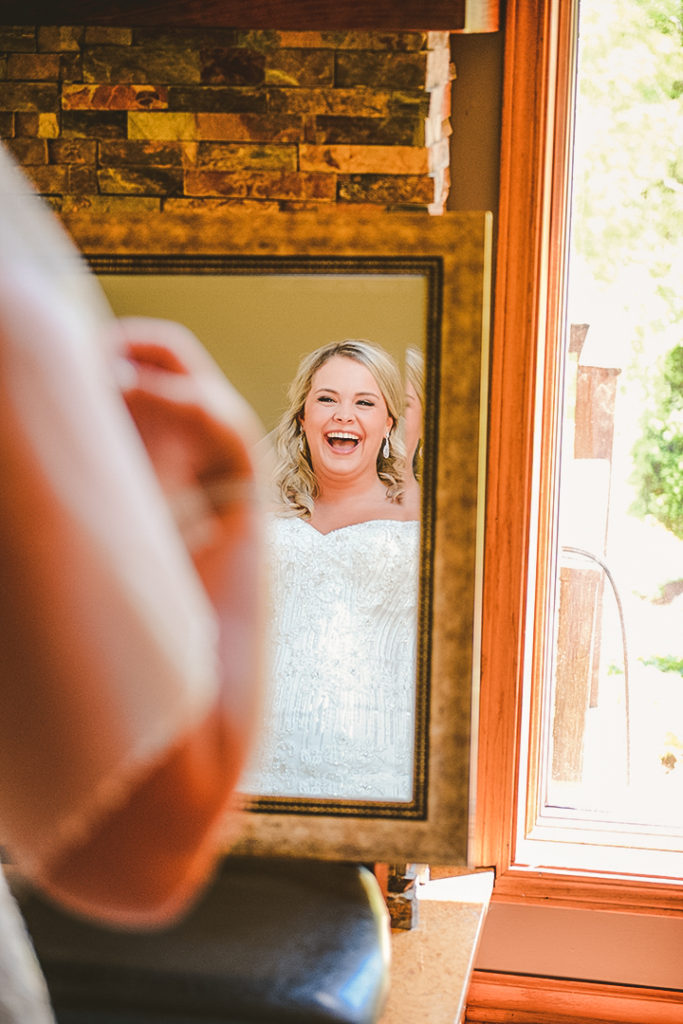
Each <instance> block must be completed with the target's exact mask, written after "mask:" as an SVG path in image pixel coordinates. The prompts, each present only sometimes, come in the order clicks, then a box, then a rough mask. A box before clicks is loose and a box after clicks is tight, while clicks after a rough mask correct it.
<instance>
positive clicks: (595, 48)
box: [544, 0, 683, 843]
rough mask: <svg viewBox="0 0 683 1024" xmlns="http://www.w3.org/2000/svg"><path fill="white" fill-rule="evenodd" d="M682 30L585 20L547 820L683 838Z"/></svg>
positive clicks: (644, 22)
mask: <svg viewBox="0 0 683 1024" xmlns="http://www.w3.org/2000/svg"><path fill="white" fill-rule="evenodd" d="M682 16H683V8H682V7H681V4H680V2H679V0H609V2H606V0H581V5H580V41H579V72H578V90H577V91H578V96H577V116H576V139H575V155H574V171H573V194H574V195H573V213H572V236H571V250H570V280H569V304H568V305H569V325H568V329H567V357H566V368H565V378H566V380H565V415H564V424H563V448H562V461H561V472H560V481H561V483H560V520H559V543H558V552H557V590H556V620H555V663H554V671H553V681H552V683H553V685H552V694H551V696H550V700H549V707H550V714H549V717H548V728H547V735H548V744H547V758H546V769H545V770H546V779H545V786H544V795H545V802H546V810H547V811H551V809H552V808H556V809H557V810H556V812H555V813H558V812H559V810H560V809H562V814H563V815H565V816H567V815H568V816H571V815H572V814H573V815H574V817H581V818H583V819H584V820H586V819H588V820H591V819H592V820H594V821H604V822H607V823H610V822H611V823H615V822H623V823H632V824H639V825H645V826H647V827H652V830H653V831H657V830H662V829H663V830H664V831H668V832H674V831H676V830H677V829H680V828H681V827H683V334H682V332H681V324H682V323H683V289H681V281H683V261H682V258H681V254H682V252H683V247H682V246H681V238H682V237H683V150H682V146H681V142H682V139H681V135H682V133H681V125H682V124H683V116H682V115H683V110H682V104H683V48H682V28H683V26H682V25H681V18H682ZM551 813H552V812H551ZM630 841H631V839H629V838H627V837H626V834H625V838H624V842H625V843H627V842H630Z"/></svg>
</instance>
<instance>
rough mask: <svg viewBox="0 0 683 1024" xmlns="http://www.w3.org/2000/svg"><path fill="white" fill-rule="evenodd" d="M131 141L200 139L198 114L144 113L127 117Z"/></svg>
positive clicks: (136, 113)
mask: <svg viewBox="0 0 683 1024" xmlns="http://www.w3.org/2000/svg"><path fill="white" fill-rule="evenodd" d="M127 119H128V120H127V124H128V138H129V139H159V140H166V139H178V140H183V139H187V140H189V141H192V140H194V139H198V138H199V132H198V128H197V116H196V114H185V113H175V112H169V113H161V112H160V113H156V112H152V113H142V112H137V111H135V112H131V113H129V114H128V115H127Z"/></svg>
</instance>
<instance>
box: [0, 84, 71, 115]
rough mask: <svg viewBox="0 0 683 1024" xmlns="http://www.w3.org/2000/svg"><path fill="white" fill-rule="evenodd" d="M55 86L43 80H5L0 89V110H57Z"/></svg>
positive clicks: (57, 97) (57, 99)
mask: <svg viewBox="0 0 683 1024" xmlns="http://www.w3.org/2000/svg"><path fill="white" fill-rule="evenodd" d="M58 104H59V96H58V93H57V86H56V84H53V83H49V84H48V83H45V82H5V83H4V84H3V87H2V89H0V110H11V111H14V112H16V111H20V112H23V111H30V110H35V111H43V112H45V111H53V110H57V108H58Z"/></svg>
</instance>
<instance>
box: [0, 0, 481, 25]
mask: <svg viewBox="0 0 683 1024" xmlns="http://www.w3.org/2000/svg"><path fill="white" fill-rule="evenodd" d="M497 7H498V3H497V0H106V2H102V0H61V2H55V0H24V2H22V0H0V20H1V21H2V24H4V25H10V24H14V25H33V24H36V25H37V24H41V25H56V24H59V25H120V26H124V25H125V26H131V27H136V26H141V27H146V26H153V25H159V26H166V27H169V26H175V27H180V28H207V27H225V28H250V29H269V28H270V29H281V30H295V31H323V30H325V31H335V30H344V31H346V30H350V29H358V30H363V29H367V30H370V29H382V30H384V31H406V30H411V29H412V30H415V29H418V30H420V29H421V30H425V29H428V30H442V31H443V30H445V31H451V32H457V31H495V29H496V28H497V27H498V21H497V13H498V12H497Z"/></svg>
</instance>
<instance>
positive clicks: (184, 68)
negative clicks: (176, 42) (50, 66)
mask: <svg viewBox="0 0 683 1024" xmlns="http://www.w3.org/2000/svg"><path fill="white" fill-rule="evenodd" d="M83 80H84V81H85V82H103V83H106V82H111V83H115V84H117V85H122V84H127V83H130V84H132V83H135V82H137V83H141V84H145V85H148V84H149V85H153V84H154V83H156V82H163V83H166V84H168V85H172V84H178V83H195V82H199V80H200V58H199V54H198V53H197V51H192V50H188V49H187V48H185V47H182V46H179V47H178V48H174V49H153V48H152V47H137V46H128V47H126V46H121V47H118V46H94V47H91V48H90V49H87V50H85V51H84V53H83Z"/></svg>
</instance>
